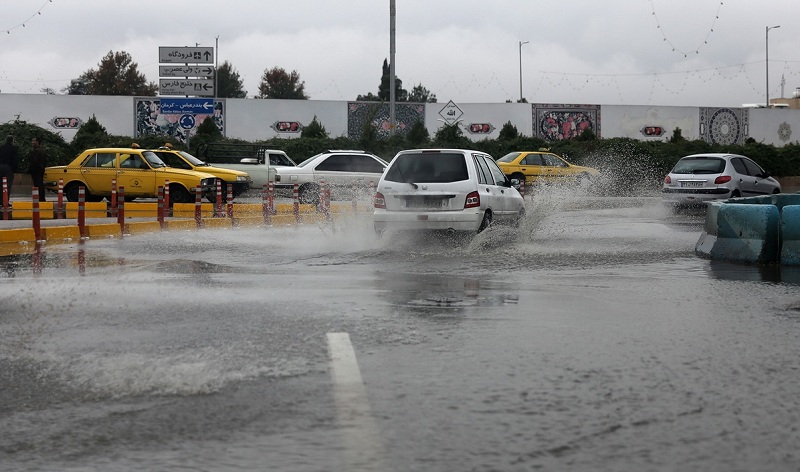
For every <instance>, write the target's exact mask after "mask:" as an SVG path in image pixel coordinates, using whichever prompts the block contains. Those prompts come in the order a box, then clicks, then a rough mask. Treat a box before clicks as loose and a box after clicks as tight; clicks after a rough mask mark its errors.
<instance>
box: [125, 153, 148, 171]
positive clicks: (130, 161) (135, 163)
mask: <svg viewBox="0 0 800 472" xmlns="http://www.w3.org/2000/svg"><path fill="white" fill-rule="evenodd" d="M119 160H120V167H122V168H125V169H148V167H147V164H145V163H144V159H142V157H141V156H139V155H138V154H133V155H131V154H120V156H119Z"/></svg>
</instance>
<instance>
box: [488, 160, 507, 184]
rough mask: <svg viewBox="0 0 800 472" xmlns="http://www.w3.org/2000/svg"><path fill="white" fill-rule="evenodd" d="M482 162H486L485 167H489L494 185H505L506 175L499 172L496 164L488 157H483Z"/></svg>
mask: <svg viewBox="0 0 800 472" xmlns="http://www.w3.org/2000/svg"><path fill="white" fill-rule="evenodd" d="M483 158H484V160H485V161H486V165H487V166H489V171H490V172H491V173H492V176H493V177H494V181H495V185H500V186H503V185H504V184H505V183H506V174H504V173H503V171H502V170H500V167H498V166H497V163H496V162H495V161H494V159H492V158H491V157H489V156H484V157H483Z"/></svg>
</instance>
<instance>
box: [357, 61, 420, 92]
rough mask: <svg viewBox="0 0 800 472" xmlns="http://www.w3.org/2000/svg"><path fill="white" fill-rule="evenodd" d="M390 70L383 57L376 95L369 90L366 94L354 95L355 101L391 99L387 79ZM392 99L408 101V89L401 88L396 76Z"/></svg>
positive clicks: (400, 81) (401, 83)
mask: <svg viewBox="0 0 800 472" xmlns="http://www.w3.org/2000/svg"><path fill="white" fill-rule="evenodd" d="M390 72H391V71H390V70H389V61H387V60H386V59H384V60H383V69H382V73H381V83H380V85H378V95H374V94H373V93H372V92H370V93H368V94H366V95H359V96H358V97H356V101H359V102H388V101H389V100H390V99H391V97H390V96H389V81H390V80H391V77H389V76H390V75H391V74H390ZM394 100H395V101H396V102H405V101H408V90H405V89H403V81H402V80H400V79H398V78H397V77H395V78H394Z"/></svg>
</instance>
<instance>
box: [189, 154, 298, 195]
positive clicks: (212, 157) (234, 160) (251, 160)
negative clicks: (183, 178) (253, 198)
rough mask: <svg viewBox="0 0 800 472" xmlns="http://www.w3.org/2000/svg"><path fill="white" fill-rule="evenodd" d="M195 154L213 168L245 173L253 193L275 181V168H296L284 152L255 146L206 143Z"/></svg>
mask: <svg viewBox="0 0 800 472" xmlns="http://www.w3.org/2000/svg"><path fill="white" fill-rule="evenodd" d="M197 153H198V157H199V158H200V159H201V160H203V161H205V162H207V163H209V164H211V165H213V166H214V167H221V168H223V169H233V170H241V171H244V172H247V173H248V174H249V175H250V178H252V179H253V183H252V185H251V186H250V190H251V191H255V192H260V191H261V190H262V189H263V188H264V185H267V183H268V182H270V181H273V182H274V181H275V169H276V168H282V167H296V166H297V164H296V163H295V162H294V161H293V160H292V159H291V158H290V157H289V156H288V155H286V153H285V152H283V151H280V150H277V149H267V148H264V147H263V146H259V145H257V144H228V143H207V144H202V145H200V147H199V148H198V151H197Z"/></svg>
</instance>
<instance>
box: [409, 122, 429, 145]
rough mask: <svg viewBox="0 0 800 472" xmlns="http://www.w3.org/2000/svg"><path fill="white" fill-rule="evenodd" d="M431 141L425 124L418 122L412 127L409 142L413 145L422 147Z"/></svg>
mask: <svg viewBox="0 0 800 472" xmlns="http://www.w3.org/2000/svg"><path fill="white" fill-rule="evenodd" d="M429 139H430V133H428V128H426V127H425V123H423V122H422V121H421V120H417V121H415V122H414V124H413V125H411V130H409V132H408V142H409V143H411V144H413V145H414V146H420V145H422V144H424V143H426V142H428V140H429Z"/></svg>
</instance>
